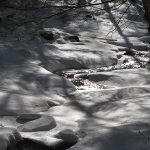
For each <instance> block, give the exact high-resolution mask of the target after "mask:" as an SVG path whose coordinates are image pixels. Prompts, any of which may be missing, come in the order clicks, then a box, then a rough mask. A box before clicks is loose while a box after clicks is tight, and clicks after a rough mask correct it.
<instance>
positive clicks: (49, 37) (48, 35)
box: [39, 30, 55, 41]
mask: <svg viewBox="0 0 150 150" xmlns="http://www.w3.org/2000/svg"><path fill="white" fill-rule="evenodd" d="M39 34H40V36H41V37H42V38H44V39H46V40H49V41H53V40H55V38H54V34H53V32H52V31H46V30H41V31H39Z"/></svg>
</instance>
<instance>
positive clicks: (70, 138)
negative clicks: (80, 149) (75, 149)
mask: <svg viewBox="0 0 150 150" xmlns="http://www.w3.org/2000/svg"><path fill="white" fill-rule="evenodd" d="M55 136H56V137H57V138H59V139H62V140H63V141H65V142H66V143H72V144H76V143H77V141H78V137H77V135H76V134H75V133H74V132H73V131H72V130H70V129H66V130H63V131H60V132H59V133H58V134H56V135H55Z"/></svg>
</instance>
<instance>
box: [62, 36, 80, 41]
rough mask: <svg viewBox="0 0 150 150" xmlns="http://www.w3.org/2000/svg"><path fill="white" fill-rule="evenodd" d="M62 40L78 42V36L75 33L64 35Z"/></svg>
mask: <svg viewBox="0 0 150 150" xmlns="http://www.w3.org/2000/svg"><path fill="white" fill-rule="evenodd" d="M64 40H66V41H71V42H80V39H79V37H78V36H76V35H72V36H66V37H64Z"/></svg>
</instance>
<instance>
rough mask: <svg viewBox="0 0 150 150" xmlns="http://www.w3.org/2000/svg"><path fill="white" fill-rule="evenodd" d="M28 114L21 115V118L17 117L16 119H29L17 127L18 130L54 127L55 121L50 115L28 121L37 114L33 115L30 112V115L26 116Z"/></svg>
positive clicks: (49, 128)
mask: <svg viewBox="0 0 150 150" xmlns="http://www.w3.org/2000/svg"><path fill="white" fill-rule="evenodd" d="M28 116H30V114H26V115H25V114H24V115H22V116H21V118H18V120H20V119H26V120H27V118H28V119H29V122H27V123H24V124H23V125H21V126H19V127H18V130H19V131H22V132H37V131H48V130H51V129H53V128H55V127H56V122H55V119H54V118H53V117H51V116H41V117H40V118H39V119H35V120H33V121H30V119H31V118H32V119H33V118H34V117H35V118H36V117H37V115H35V116H34V115H33V114H31V116H32V117H28Z"/></svg>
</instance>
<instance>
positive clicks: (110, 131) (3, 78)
mask: <svg viewBox="0 0 150 150" xmlns="http://www.w3.org/2000/svg"><path fill="white" fill-rule="evenodd" d="M94 2H96V0H94V1H93V3H94ZM59 5H60V4H59ZM126 7H127V6H121V7H120V10H118V12H116V11H107V12H105V11H102V12H101V13H99V15H95V16H94V15H93V16H92V18H91V19H89V20H85V19H84V18H85V17H86V15H89V12H88V11H91V9H90V8H87V9H86V10H85V9H81V10H74V11H72V12H69V14H68V15H67V14H65V15H64V16H58V17H54V18H51V19H49V20H47V21H46V22H44V23H43V24H42V27H37V26H36V25H35V24H34V23H31V24H28V25H24V26H21V27H18V28H17V29H16V30H15V31H12V32H10V31H6V30H3V32H2V34H1V35H0V125H1V126H4V127H0V146H1V147H0V149H2V150H5V149H6V147H7V146H8V145H12V146H14V144H16V142H17V141H18V139H19V140H21V136H22V137H23V138H25V139H28V140H29V141H33V142H35V143H40V144H43V145H46V146H49V147H53V148H54V147H56V148H57V147H63V146H64V145H65V144H66V143H69V145H67V146H68V147H67V148H68V149H69V147H70V146H73V145H74V144H75V145H74V146H73V147H72V148H70V150H78V149H81V150H84V149H86V150H91V149H92V150H107V149H112V150H116V149H123V150H130V149H143V150H147V149H149V146H150V145H149V141H148V140H147V139H149V136H148V133H149V121H150V120H149V99H150V77H149V76H150V72H149V69H147V68H134V67H133V68H130V69H122V68H119V69H116V70H115V69H112V70H111V69H109V70H107V68H109V67H111V66H113V65H116V66H117V65H120V64H123V63H124V62H126V61H129V63H133V64H132V65H131V66H134V61H131V58H132V59H134V58H133V56H130V55H129V54H128V55H125V53H126V52H127V51H132V52H134V53H135V52H136V53H141V54H142V56H143V57H144V58H143V59H145V61H144V62H145V63H148V61H149V60H148V59H149V56H148V54H149V49H150V46H149V39H150V37H149V35H148V31H147V23H146V22H145V21H144V19H143V14H142V13H140V16H139V14H138V13H137V10H136V9H135V7H134V6H132V7H131V8H130V11H128V12H127V13H126V14H124V10H125V9H126ZM141 7H142V6H141V3H140V1H139V3H138V8H139V9H138V11H139V10H140V11H142V9H141ZM93 9H94V8H93ZM53 11H54V10H49V9H46V10H41V11H40V12H37V14H36V15H37V16H42V13H44V12H46V13H45V15H46V16H48V15H49V13H53ZM4 12H5V11H4ZM4 12H3V13H1V15H2V16H6V14H5V13H6V12H5V13H4ZM11 12H12V10H11V11H10V10H9V13H11ZM115 12H116V13H115ZM123 14H124V18H121V20H122V21H121V22H119V25H117V24H116V22H115V20H114V18H116V17H117V19H119V18H120V17H121V16H122V15H123ZM131 14H134V15H133V17H132V18H131V17H130V16H131ZM72 15H74V16H75V17H76V18H75V20H73V17H72ZM63 17H64V19H62V18H63ZM2 28H4V26H3V27H2ZM114 28H115V29H116V30H114ZM41 31H44V32H46V31H48V32H49V31H50V32H52V33H53V34H54V40H50V41H49V40H46V39H44V38H43V37H41V36H40V34H39V33H40V32H41ZM111 31H112V32H111ZM0 32H1V30H0ZM108 33H109V34H108ZM5 34H6V36H4V35H5ZM68 36H78V37H79V40H80V41H78V42H77V41H76V42H74V41H72V40H66V37H68ZM138 56H140V55H138ZM140 59H141V58H140ZM139 66H140V65H139ZM102 67H106V70H105V71H103V72H102V71H100V70H101V69H102ZM97 68H99V69H97ZM67 69H72V70H73V71H70V70H68V72H69V71H70V73H72V74H74V77H75V78H78V79H79V78H81V79H83V80H84V77H86V80H84V83H86V85H85V87H84V86H81V88H80V87H79V88H77V86H75V85H74V84H73V83H72V82H71V80H70V79H68V78H67V77H65V76H64V77H63V76H62V74H61V71H63V70H67ZM77 69H79V70H80V69H81V70H80V73H77ZM82 69H87V70H88V71H87V72H86V71H85V70H82ZM92 70H95V71H92ZM58 74H59V75H60V76H59V75H58ZM90 84H91V87H90ZM99 85H100V86H101V87H105V88H100V86H99ZM78 89H79V90H78ZM12 128H14V129H12ZM17 130H18V131H17ZM18 137H19V138H18ZM70 144H71V145H70Z"/></svg>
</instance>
